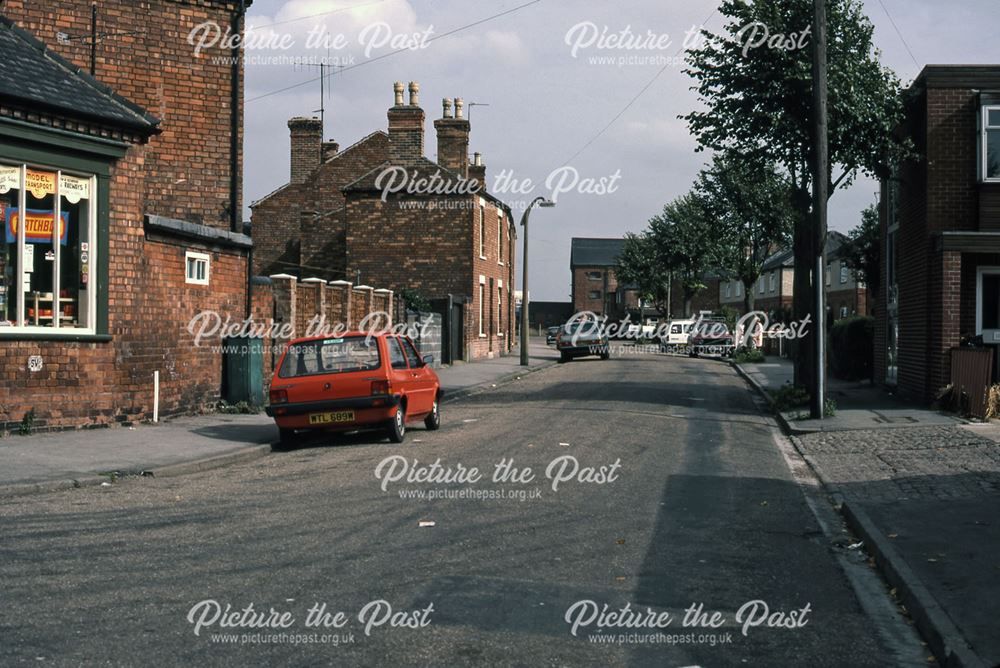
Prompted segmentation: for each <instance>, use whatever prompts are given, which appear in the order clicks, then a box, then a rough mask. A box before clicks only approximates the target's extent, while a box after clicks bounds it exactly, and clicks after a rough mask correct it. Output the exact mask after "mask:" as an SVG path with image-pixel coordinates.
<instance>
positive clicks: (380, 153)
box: [251, 132, 389, 280]
mask: <svg viewBox="0 0 1000 668" xmlns="http://www.w3.org/2000/svg"><path fill="white" fill-rule="evenodd" d="M388 158H389V137H388V136H387V135H386V133H384V132H373V133H372V134H370V135H368V136H367V137H365V138H364V139H362V140H361V141H359V142H357V143H356V144H354V145H352V146H350V147H348V148H346V149H344V150H343V151H340V152H339V153H337V154H336V156H335V157H333V158H332V159H330V160H329V161H328V162H325V163H323V164H322V165H320V166H319V167H318V168H317V169H316V170H315V171H314V172H313V173H312V174H310V176H309V178H308V179H307V181H306V182H305V183H303V184H301V185H294V184H290V185H287V186H285V187H284V188H282V189H279V190H278V191H276V192H274V193H272V194H270V195H268V196H266V197H263V198H261V199H260V200H259V201H257V202H255V203H254V204H253V205H252V209H251V210H252V217H251V222H252V225H251V229H252V230H253V232H252V234H253V241H254V273H255V274H257V275H261V276H269V275H271V274H275V273H293V274H298V273H300V272H299V268H300V267H301V268H302V272H301V273H302V275H303V276H318V277H320V278H325V279H327V280H338V279H350V280H354V279H355V276H353V275H352V276H348V275H347V274H346V264H345V254H346V247H345V236H344V235H345V231H346V225H345V213H346V212H345V210H344V205H345V199H344V194H343V193H342V192H341V188H342V187H344V186H345V185H347V184H348V183H351V182H352V181H355V180H357V179H358V178H360V177H361V176H362V175H364V174H365V173H367V172H369V171H371V170H372V169H374V168H375V167H377V166H378V165H380V164H382V163H384V162H385V161H386V160H388ZM303 210H308V211H313V212H315V213H316V218H315V220H314V221H313V222H312V223H311V225H310V226H309V227H308V228H306V229H304V230H303V229H301V227H300V224H301V217H300V213H301V211H303Z"/></svg>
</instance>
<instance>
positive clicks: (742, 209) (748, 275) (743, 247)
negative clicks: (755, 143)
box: [695, 153, 794, 313]
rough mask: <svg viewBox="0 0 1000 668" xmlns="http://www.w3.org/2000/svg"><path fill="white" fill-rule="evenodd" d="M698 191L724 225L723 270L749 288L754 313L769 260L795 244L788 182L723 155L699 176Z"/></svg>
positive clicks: (746, 302)
mask: <svg viewBox="0 0 1000 668" xmlns="http://www.w3.org/2000/svg"><path fill="white" fill-rule="evenodd" d="M695 190H696V192H698V193H699V194H700V196H701V199H702V201H703V202H704V206H705V209H706V211H707V213H708V214H709V217H710V219H711V220H713V221H715V223H716V225H718V230H719V236H720V248H719V253H720V257H719V264H720V267H721V268H722V269H723V271H725V272H726V273H728V274H729V275H730V276H732V277H733V278H736V279H737V280H739V281H740V282H741V283H742V284H743V288H744V289H743V307H744V313H750V312H751V311H753V310H754V295H755V291H754V289H753V287H754V285H756V283H757V279H758V278H760V274H761V271H762V270H763V267H764V260H766V259H767V258H768V256H770V255H771V253H773V252H774V251H775V250H776V249H777V248H778V247H780V246H786V245H787V244H788V242H789V241H790V238H791V231H792V223H793V221H794V212H793V211H792V208H791V196H790V193H789V192H788V190H789V188H788V182H787V181H786V180H785V179H784V178H783V177H782V176H781V175H780V174H779V173H778V171H777V170H776V169H775V167H774V165H773V164H763V165H757V164H755V163H753V162H752V161H748V160H744V159H743V158H742V156H739V155H737V154H734V153H717V154H716V155H715V156H714V157H713V159H712V164H711V165H710V166H709V167H707V168H706V169H703V170H702V171H701V173H700V174H699V175H698V181H697V183H696V184H695Z"/></svg>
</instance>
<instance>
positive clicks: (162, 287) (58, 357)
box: [0, 147, 246, 429]
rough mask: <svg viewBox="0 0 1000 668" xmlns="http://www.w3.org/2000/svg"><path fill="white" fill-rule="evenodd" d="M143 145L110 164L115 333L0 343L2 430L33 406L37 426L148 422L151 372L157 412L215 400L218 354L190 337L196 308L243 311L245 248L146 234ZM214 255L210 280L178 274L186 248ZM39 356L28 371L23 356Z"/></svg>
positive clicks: (231, 313) (236, 317)
mask: <svg viewBox="0 0 1000 668" xmlns="http://www.w3.org/2000/svg"><path fill="white" fill-rule="evenodd" d="M144 153H145V148H144V147H133V148H132V149H130V151H129V153H128V155H126V157H124V158H122V159H121V160H120V161H119V162H118V163H117V164H116V165H115V167H114V168H113V170H112V178H111V186H110V187H111V210H110V212H109V218H110V238H109V256H110V262H109V288H108V293H109V298H108V313H109V332H110V334H111V335H112V336H113V341H111V342H102V343H89V342H88V343H66V342H61V341H45V342H30V341H3V342H0V378H2V380H3V382H0V428H5V429H16V428H17V425H18V423H19V422H20V421H21V420H22V419H23V417H24V414H25V413H26V412H27V411H29V410H30V409H32V408H33V409H34V410H35V415H36V418H37V423H36V426H37V427H38V428H39V429H46V428H53V427H77V426H81V425H85V424H106V423H114V422H130V421H137V420H148V419H150V418H151V417H152V410H153V372H154V371H159V372H160V415H162V416H164V417H166V416H170V415H173V414H177V413H183V412H190V411H197V410H201V409H203V408H206V407H208V406H210V405H211V404H213V403H214V402H216V401H218V400H219V391H220V386H221V379H222V355H221V353H220V352H219V351H213V350H212V348H211V346H212V345H213V344H218V343H219V342H220V341H219V339H218V337H217V336H216V337H214V338H213V339H211V340H205V341H203V342H202V345H201V346H199V347H196V346H195V345H194V340H193V339H194V337H193V336H192V335H191V334H190V333H189V332H188V330H187V325H188V323H189V321H190V319H191V318H192V317H193V316H194V315H195V314H196V313H198V312H199V311H202V310H214V311H217V312H218V313H219V314H220V316H221V317H222V318H223V319H225V318H226V317H227V316H228V317H230V318H231V319H232V321H234V322H238V321H240V320H242V319H243V317H244V308H245V295H246V284H245V280H246V256H245V254H242V253H240V252H237V251H232V250H221V249H212V248H208V247H206V246H202V245H200V244H196V243H188V242H178V241H174V240H170V239H162V240H157V239H153V238H149V239H147V237H146V234H145V232H144V230H143V224H142V217H141V215H140V213H139V212H140V210H141V207H142V190H141V188H140V187H138V185H139V184H141V183H142V180H143V167H144V166H143V157H144ZM187 249H192V250H200V251H207V252H209V253H210V255H211V258H212V259H211V265H210V285H209V286H199V285H189V284H186V283H185V282H184V252H185V250H187ZM31 355H41V357H42V359H43V368H42V370H41V371H39V372H36V373H31V372H29V371H28V369H27V360H28V357H29V356H31Z"/></svg>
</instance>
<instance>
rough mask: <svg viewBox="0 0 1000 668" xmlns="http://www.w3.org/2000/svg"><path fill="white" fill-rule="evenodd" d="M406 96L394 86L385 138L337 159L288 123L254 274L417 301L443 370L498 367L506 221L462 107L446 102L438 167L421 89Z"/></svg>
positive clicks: (502, 350)
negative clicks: (428, 145) (425, 312)
mask: <svg viewBox="0 0 1000 668" xmlns="http://www.w3.org/2000/svg"><path fill="white" fill-rule="evenodd" d="M407 88H408V91H407V90H405V89H404V86H403V84H402V83H398V82H397V83H396V84H395V85H394V86H393V104H392V106H391V107H389V109H388V112H387V117H388V131H383V130H375V131H374V132H372V133H371V134H369V135H367V136H365V137H363V138H362V139H360V140H358V141H357V142H355V143H354V144H351V145H350V146H348V147H347V148H344V149H341V148H340V145H339V144H338V143H336V142H333V141H324V139H323V135H322V127H321V123H320V120H319V119H317V118H303V117H296V118H292V119H291V120H289V121H288V127H289V131H290V137H289V139H290V142H289V143H290V145H291V155H290V163H291V172H290V179H289V182H288V183H287V184H285V185H283V186H281V187H280V188H278V189H277V190H275V191H273V192H271V193H270V194H268V195H265V196H264V197H262V198H260V199H258V200H257V201H255V202H254V203H253V204H251V210H252V211H253V215H252V218H251V229H252V235H253V239H254V271H255V273H256V274H259V275H273V274H290V275H293V276H296V277H298V278H302V279H305V278H317V279H322V280H328V281H345V282H348V283H351V284H354V285H359V284H367V285H373V286H380V287H381V288H384V289H389V290H392V291H393V292H394V293H396V294H400V293H402V291H404V290H410V291H413V292H415V293H417V294H418V295H419V296H420V297H421V298H423V299H426V300H428V301H430V303H431V306H432V309H433V310H434V311H437V312H439V313H441V315H442V316H443V329H444V332H443V338H444V358H445V361H449V362H450V361H453V360H460V359H465V360H473V359H481V358H492V357H496V356H499V355H505V354H507V353H508V352H509V351H510V349H511V346H512V345H513V344H514V338H515V336H514V277H515V275H516V274H515V266H514V265H515V244H516V240H517V234H516V227H515V223H514V220H513V215H512V214H511V211H510V208H509V207H508V206H507V205H506V204H504V203H503V202H502V201H500V200H499V199H497V198H496V197H494V196H493V195H491V194H490V193H489V192H488V191H487V190H486V188H485V184H486V166H485V165H484V164H483V160H482V156H481V155H480V154H479V153H476V154H474V155H473V156H472V159H471V160H470V157H469V134H470V124H469V120H468V119H467V118H466V117H465V112H464V102H463V100H462V99H461V98H456V99H454V100H452V99H451V98H445V99H443V100H442V113H441V118H439V119H437V120H435V121H434V128H435V131H436V134H437V160H436V161H434V160H430V159H429V158H427V157H425V155H424V150H425V149H424V123H425V119H426V116H425V113H424V110H423V109H422V108H421V106H420V100H419V93H420V87H419V85H418V84H416V83H414V82H410V84H409V85H408V87H407ZM407 92H408V95H409V97H408V99H404V93H407Z"/></svg>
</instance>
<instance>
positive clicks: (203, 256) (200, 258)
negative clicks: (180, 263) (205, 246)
mask: <svg viewBox="0 0 1000 668" xmlns="http://www.w3.org/2000/svg"><path fill="white" fill-rule="evenodd" d="M191 260H194V261H195V263H196V264H195V266H197V263H198V262H204V263H205V278H197V277H194V278H192V277H191V276H189V275H188V262H190V261H191ZM211 278H212V256H211V255H210V254H209V253H203V252H201V251H192V250H189V251H184V283H186V284H187V285H204V286H207V285H210V284H211Z"/></svg>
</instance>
